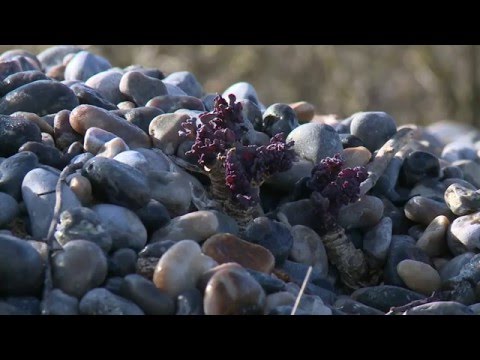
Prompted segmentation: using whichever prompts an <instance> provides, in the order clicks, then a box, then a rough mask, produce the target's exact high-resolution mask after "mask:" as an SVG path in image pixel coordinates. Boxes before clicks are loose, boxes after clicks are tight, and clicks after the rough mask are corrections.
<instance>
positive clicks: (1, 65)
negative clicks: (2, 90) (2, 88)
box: [0, 60, 22, 81]
mask: <svg viewBox="0 0 480 360" xmlns="http://www.w3.org/2000/svg"><path fill="white" fill-rule="evenodd" d="M20 71H22V67H21V65H20V63H19V62H18V61H15V60H3V61H0V81H3V80H4V79H5V78H7V77H8V76H10V75H12V74H15V73H17V72H20Z"/></svg>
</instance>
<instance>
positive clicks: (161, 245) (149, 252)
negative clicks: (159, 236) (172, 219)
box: [138, 240, 177, 258]
mask: <svg viewBox="0 0 480 360" xmlns="http://www.w3.org/2000/svg"><path fill="white" fill-rule="evenodd" d="M176 243H177V242H176V241H173V240H163V241H159V242H155V243H152V244H148V245H147V246H145V247H144V248H143V249H142V251H140V252H139V253H138V256H139V257H143V258H148V257H154V258H161V257H162V256H163V254H165V253H166V252H167V250H168V249H170V248H171V247H172V246H173V245H175V244H176Z"/></svg>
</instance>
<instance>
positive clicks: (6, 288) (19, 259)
mask: <svg viewBox="0 0 480 360" xmlns="http://www.w3.org/2000/svg"><path fill="white" fill-rule="evenodd" d="M43 271H44V269H43V261H42V258H41V257H40V255H39V254H38V252H37V251H36V250H35V249H34V248H33V247H32V246H30V245H29V244H28V243H27V242H26V241H24V240H22V239H19V238H17V237H14V236H10V235H5V234H0V295H10V296H20V295H37V294H38V291H39V290H40V288H41V287H42V285H43Z"/></svg>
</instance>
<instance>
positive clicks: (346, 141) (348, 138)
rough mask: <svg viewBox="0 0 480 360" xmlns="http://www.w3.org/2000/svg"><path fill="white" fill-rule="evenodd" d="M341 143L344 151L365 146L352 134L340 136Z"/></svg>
mask: <svg viewBox="0 0 480 360" xmlns="http://www.w3.org/2000/svg"><path fill="white" fill-rule="evenodd" d="M340 141H341V142H342V146H343V148H344V149H348V148H353V147H358V146H365V144H364V143H363V141H362V140H360V139H359V138H358V137H356V136H355V135H352V134H340Z"/></svg>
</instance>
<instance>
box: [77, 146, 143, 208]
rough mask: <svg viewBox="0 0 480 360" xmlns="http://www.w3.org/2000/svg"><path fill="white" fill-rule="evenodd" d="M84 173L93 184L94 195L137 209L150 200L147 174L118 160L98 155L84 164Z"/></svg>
mask: <svg viewBox="0 0 480 360" xmlns="http://www.w3.org/2000/svg"><path fill="white" fill-rule="evenodd" d="M82 175H83V176H85V177H86V178H87V179H88V180H89V181H90V183H91V184H92V190H93V194H94V196H96V197H98V198H99V199H105V200H106V201H108V202H110V203H112V204H115V205H120V206H124V207H126V208H129V209H133V210H135V209H140V208H141V207H143V206H145V205H147V203H148V201H149V200H150V193H149V188H148V182H147V179H146V178H145V175H143V174H142V173H141V172H140V171H138V170H137V169H134V168H132V167H131V166H128V165H125V164H122V163H121V162H118V161H116V160H113V159H108V158H104V157H98V156H96V157H94V158H92V159H91V160H88V161H87V162H86V163H85V164H84V166H83V169H82Z"/></svg>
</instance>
